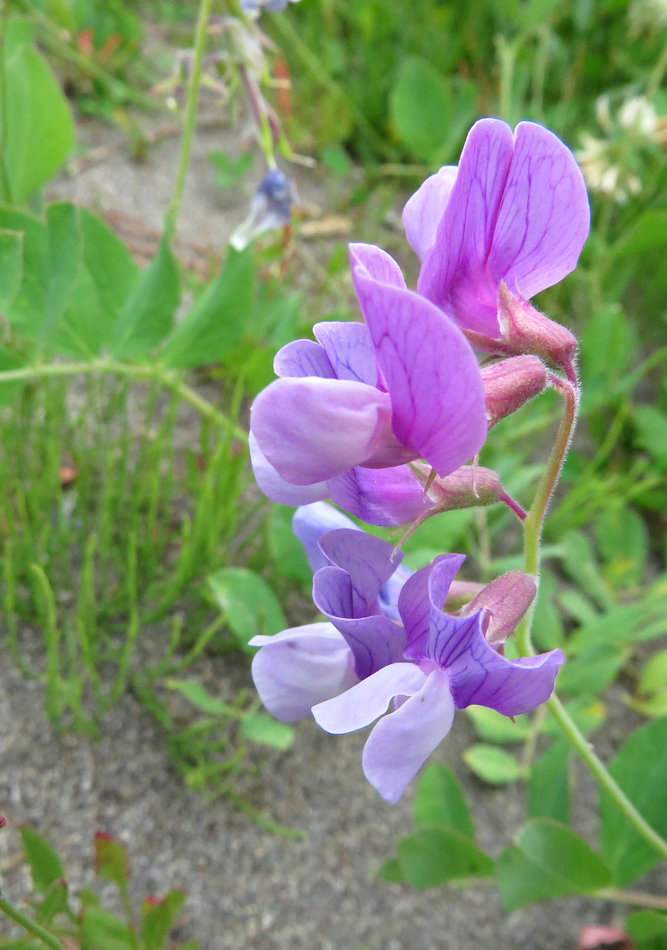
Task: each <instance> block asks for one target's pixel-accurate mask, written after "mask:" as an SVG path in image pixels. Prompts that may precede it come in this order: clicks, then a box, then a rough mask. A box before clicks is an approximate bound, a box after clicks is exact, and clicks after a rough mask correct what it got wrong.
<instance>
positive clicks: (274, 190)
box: [229, 168, 296, 251]
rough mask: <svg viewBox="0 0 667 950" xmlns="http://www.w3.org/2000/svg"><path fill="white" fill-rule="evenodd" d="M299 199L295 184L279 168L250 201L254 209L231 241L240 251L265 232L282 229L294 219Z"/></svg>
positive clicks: (271, 173) (265, 178) (272, 171)
mask: <svg viewBox="0 0 667 950" xmlns="http://www.w3.org/2000/svg"><path fill="white" fill-rule="evenodd" d="M295 199H296V192H295V190H294V185H293V184H292V182H291V181H290V180H289V178H287V177H286V176H285V175H283V173H282V172H281V171H280V169H279V168H272V169H271V170H270V171H268V172H267V173H266V175H265V176H264V178H263V179H262V181H261V182H260V185H259V187H258V189H257V191H256V192H255V194H254V195H253V196H252V199H251V201H250V210H249V212H248V216H247V218H246V219H245V221H242V222H241V224H239V225H238V227H236V228H235V229H234V231H233V232H232V234H231V236H230V238H229V243H230V244H231V245H232V247H233V248H234V249H235V250H237V251H242V250H243V249H244V247H247V245H248V244H249V243H250V242H251V241H253V240H254V239H255V238H256V237H257V236H258V235H260V234H263V233H264V231H272V230H274V229H275V228H282V227H284V226H285V225H286V224H289V223H290V221H291V220H292V205H293V203H294V201H295Z"/></svg>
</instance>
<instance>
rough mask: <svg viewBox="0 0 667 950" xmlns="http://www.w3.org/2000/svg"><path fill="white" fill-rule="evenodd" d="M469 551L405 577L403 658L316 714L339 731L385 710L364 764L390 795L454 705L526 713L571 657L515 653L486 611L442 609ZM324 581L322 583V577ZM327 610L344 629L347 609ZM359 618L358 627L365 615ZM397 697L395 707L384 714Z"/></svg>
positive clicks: (412, 771)
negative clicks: (494, 631)
mask: <svg viewBox="0 0 667 950" xmlns="http://www.w3.org/2000/svg"><path fill="white" fill-rule="evenodd" d="M335 533H338V532H335ZM463 559H464V558H463V556H462V555H460V554H448V555H443V556H441V557H438V558H436V559H435V561H434V562H433V563H432V564H431V565H429V566H428V567H425V568H422V569H421V570H420V571H417V572H416V573H415V574H413V575H412V577H410V578H409V579H408V580H407V581H406V583H405V584H404V586H403V589H402V591H401V594H400V597H399V601H398V609H399V613H400V616H401V619H402V621H403V629H404V633H405V637H406V648H405V651H404V661H403V662H401V661H394V662H390V663H387V664H385V665H383V666H379V668H377V669H376V670H375V671H374V672H371V673H370V674H369V675H367V676H366V677H360V681H359V682H358V683H357V684H355V685H354V686H352V687H351V688H350V689H348V690H347V691H345V692H342V693H340V694H339V695H337V696H335V697H332V698H331V699H329V700H325V701H323V702H321V703H319V704H317V705H316V706H314V707H313V710H312V712H313V716H314V717H315V720H316V721H317V723H318V724H319V725H320V726H321V727H322V728H323V729H324V730H325V731H326V732H330V733H334V734H340V733H346V732H354V731H356V730H358V729H363V728H364V727H365V726H368V725H370V724H371V723H373V722H374V721H375V720H376V719H380V721H379V722H378V723H377V725H376V726H375V728H374V729H373V731H372V732H371V734H370V737H369V739H368V741H367V742H366V745H365V747H364V753H363V758H362V764H363V769H364V774H365V775H366V778H367V779H368V781H369V782H370V783H371V785H373V786H374V787H375V788H376V789H377V790H378V791H379V793H380V794H381V795H382V797H383V798H385V799H386V800H387V801H389V802H396V801H398V799H399V798H400V797H401V795H402V794H403V792H404V791H405V788H406V787H407V785H408V784H409V782H410V781H411V780H412V779H413V778H414V776H415V775H416V774H417V772H418V771H419V769H420V768H421V766H422V765H423V764H424V762H425V761H426V759H427V758H428V756H429V755H430V754H431V752H433V750H434V749H435V748H436V746H438V745H439V743H440V742H441V741H442V740H443V739H444V737H445V736H446V735H447V733H448V732H449V730H450V729H451V726H452V722H453V719H454V712H455V710H456V709H464V708H465V707H466V706H470V705H480V706H488V707H490V708H492V709H495V710H497V711H498V712H499V713H501V714H503V715H505V716H516V715H519V714H520V713H525V712H528V711H529V710H531V709H534V708H535V707H536V706H538V705H539V704H540V703H543V702H545V701H546V700H547V699H548V698H549V696H550V695H551V692H552V690H553V686H554V681H555V678H556V673H557V672H558V667H559V666H560V665H561V663H563V662H564V657H563V654H562V653H561V651H560V650H552V651H551V652H550V653H545V654H542V655H541V656H537V657H526V658H523V659H519V660H508V659H506V657H504V656H503V655H502V653H501V652H499V651H498V649H497V645H492V644H490V643H489V642H488V641H487V639H486V638H485V636H484V619H485V612H484V610H478V611H476V612H475V613H473V614H471V615H470V616H467V617H453V616H450V615H448V614H445V613H443V610H442V608H443V605H444V603H445V600H446V598H447V592H448V590H449V587H450V584H451V582H452V580H453V578H454V575H455V574H456V572H457V570H458V568H459V567H460V565H461V563H462V561H463ZM325 570H326V569H325ZM319 574H324V571H321V572H319ZM319 574H318V577H319ZM317 579H318V578H316V581H317ZM319 586H320V587H324V579H323V580H322V581H320V585H319ZM322 599H323V597H322V592H320V597H319V600H320V602H322ZM320 609H322V608H320ZM328 615H329V616H330V619H331V621H332V622H333V624H334V625H335V626H336V627H337V628H338V629H341V630H342V629H344V628H343V626H342V624H341V621H340V618H337V617H334V616H332V615H330V614H328ZM376 621H377V618H376ZM347 622H348V623H349V621H347ZM356 624H357V628H356V629H357V630H360V629H361V628H360V626H359V624H360V621H359V620H357V621H356ZM366 626H367V628H368V627H370V624H367V625H366ZM353 629H354V628H353ZM348 642H349V641H348ZM390 703H392V704H393V710H392V711H391V712H389V713H388V714H387V715H385V713H386V712H387V706H388V705H389V704H390Z"/></svg>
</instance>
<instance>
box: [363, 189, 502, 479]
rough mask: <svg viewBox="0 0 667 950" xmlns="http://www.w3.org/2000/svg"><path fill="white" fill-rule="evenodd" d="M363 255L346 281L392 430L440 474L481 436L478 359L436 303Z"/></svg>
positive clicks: (462, 458)
mask: <svg viewBox="0 0 667 950" xmlns="http://www.w3.org/2000/svg"><path fill="white" fill-rule="evenodd" d="M457 181H458V180H457ZM377 250H379V249H376V251H377ZM385 256H386V257H388V255H385ZM365 259H366V249H365V246H364V245H361V246H357V247H356V256H355V257H353V263H354V266H353V273H352V279H353V282H354V285H355V289H356V291H357V296H358V297H359V302H360V304H361V309H362V312H363V314H364V318H365V320H366V323H367V324H368V328H369V330H370V332H371V338H372V340H373V346H374V347H375V353H376V356H377V361H378V364H379V366H380V368H381V370H382V372H383V374H384V378H385V380H386V383H387V388H388V389H389V395H390V397H391V405H392V410H393V418H392V428H393V431H394V434H395V436H396V438H397V440H398V441H399V442H400V443H402V444H403V445H405V446H408V447H409V448H410V449H413V450H414V451H415V453H416V454H417V455H419V456H420V457H422V458H424V459H425V460H426V461H427V462H428V463H429V464H430V465H432V466H433V468H434V469H435V470H436V472H437V473H438V475H440V476H444V475H448V474H449V473H450V472H453V471H454V469H456V468H458V467H459V466H460V465H463V464H464V462H466V461H468V459H470V458H472V456H473V455H475V454H477V452H478V451H479V450H480V449H481V447H482V445H483V444H484V440H485V438H486V429H487V426H486V410H485V396H484V386H483V384H482V378H481V374H480V370H479V366H478V364H477V359H476V357H475V355H474V353H473V351H472V348H471V347H470V344H469V343H468V341H467V340H466V339H465V337H464V336H463V334H462V333H461V332H460V330H459V329H458V328H457V327H456V326H455V325H454V324H453V323H452V322H451V321H449V320H447V319H445V318H444V317H443V315H442V313H441V312H440V311H439V310H438V309H437V307H435V306H433V304H431V303H429V301H428V300H425V299H424V298H423V297H420V296H419V295H418V294H415V293H413V292H412V291H410V290H407V289H405V288H402V287H398V286H395V285H390V284H385V283H381V282H379V281H378V280H377V279H376V278H375V277H374V276H372V275H371V273H370V272H369V270H368V269H367V268H366V266H365ZM389 260H390V261H391V258H389ZM372 263H373V265H375V264H376V263H377V253H375V254H373V255H372ZM392 263H393V262H392ZM394 266H397V265H394ZM388 269H389V267H388Z"/></svg>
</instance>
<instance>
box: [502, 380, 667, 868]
mask: <svg viewBox="0 0 667 950" xmlns="http://www.w3.org/2000/svg"><path fill="white" fill-rule="evenodd" d="M549 382H550V384H551V385H552V386H553V388H554V389H557V390H558V391H559V392H560V393H561V394H562V396H563V398H564V402H565V407H564V411H563V418H562V420H561V423H560V426H559V429H558V433H557V435H556V441H555V443H554V447H553V450H552V452H551V456H550V457H549V461H548V462H547V466H546V469H545V471H544V475H543V476H542V480H541V481H540V484H539V486H538V488H537V492H536V494H535V498H534V500H533V504H532V506H531V508H530V511H529V512H528V516H527V518H526V520H525V522H524V528H525V542H524V543H525V564H526V566H525V570H526V573H528V574H533V575H535V576H536V577H537V576H539V569H540V537H541V534H542V525H543V523H544V518H545V516H546V512H547V507H548V505H549V500H550V498H551V494H552V492H553V490H554V488H555V486H556V483H557V481H558V476H559V475H560V472H561V469H562V466H563V462H564V461H565V456H566V454H567V449H568V446H569V444H570V439H571V437H572V432H573V431H574V426H575V423H576V419H577V409H578V404H579V395H578V391H577V389H576V388H575V387H574V386H573V385H572V384H571V383H569V382H568V381H567V380H565V379H563V378H562V377H561V376H556V375H555V374H553V373H551V374H550V376H549ZM531 622H532V612H530V611H529V613H528V614H527V615H526V617H525V618H524V620H523V621H522V622H521V624H520V625H519V627H517V631H516V635H515V642H516V645H517V650H518V651H519V655H520V656H532V655H534V653H535V650H534V649H533V645H532V643H531V639H530V627H531ZM546 705H547V707H548V709H549V711H550V712H551V715H552V716H553V717H554V719H555V720H556V722H557V723H558V725H559V726H560V728H561V730H562V731H563V733H564V735H565V736H566V738H567V740H568V741H569V743H570V744H571V745H572V747H573V748H574V749H575V751H576V752H577V753H578V754H579V756H580V757H581V759H582V760H583V761H584V763H585V764H586V766H587V767H588V768H589V769H590V771H591V773H592V774H593V776H594V777H595V779H596V780H597V782H598V784H599V785H600V787H601V788H603V789H604V790H605V791H606V792H607V793H608V794H609V795H610V796H611V797H612V798H613V800H614V801H615V802H616V804H617V805H618V807H619V808H620V809H621V811H622V812H623V814H624V815H625V817H626V818H627V819H628V821H629V822H630V823H631V824H632V825H633V826H634V828H635V830H636V831H637V832H638V834H640V835H641V836H642V838H644V840H645V841H648V843H649V844H650V845H651V846H652V847H653V848H654V849H655V850H656V851H657V852H658V853H659V854H661V855H662V856H663V857H667V841H665V840H664V839H663V838H662V837H661V836H660V835H659V834H658V833H657V832H656V831H655V830H654V829H653V828H651V826H650V825H649V824H648V822H647V821H646V820H645V819H644V818H643V817H642V815H641V814H640V813H639V812H638V811H637V809H636V808H635V806H634V805H633V804H632V802H631V801H630V799H629V798H628V797H627V795H626V794H625V792H624V791H623V789H621V788H620V787H619V786H618V785H617V784H616V782H615V781H614V779H613V778H612V777H611V775H610V774H609V772H608V771H607V769H606V767H605V766H604V765H603V763H602V762H601V761H600V759H598V757H597V755H596V754H595V752H594V751H593V749H592V748H591V746H590V744H589V742H588V740H587V739H586V737H585V736H584V735H583V734H582V733H581V732H580V731H579V728H578V727H577V725H576V724H575V722H574V721H573V720H572V719H571V717H570V715H569V713H568V712H567V710H566V709H565V707H564V706H563V704H562V703H561V701H560V700H559V699H558V697H557V696H556V694H555V693H554V694H553V695H552V696H551V699H550V700H549V701H548V702H547V704H546Z"/></svg>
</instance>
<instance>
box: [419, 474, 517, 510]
mask: <svg viewBox="0 0 667 950" xmlns="http://www.w3.org/2000/svg"><path fill="white" fill-rule="evenodd" d="M410 467H411V468H412V470H413V471H414V472H415V474H416V475H417V477H418V478H419V479H420V480H421V481H423V482H424V485H425V489H426V491H425V494H426V498H427V500H428V501H429V502H431V504H432V505H433V511H432V512H431V514H436V512H440V511H452V510H454V509H455V508H475V507H477V506H479V505H495V504H496V503H497V502H499V501H502V500H503V498H504V497H505V493H504V491H503V487H502V485H501V483H500V475H498V473H497V472H494V471H493V469H491V468H482V467H481V466H479V465H462V466H461V468H457V469H456V471H454V472H452V473H451V475H446V476H445V477H444V478H433V479H431V472H432V471H433V470H432V469H431V467H430V466H429V465H425V464H424V463H423V462H412V463H411V465H410Z"/></svg>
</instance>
